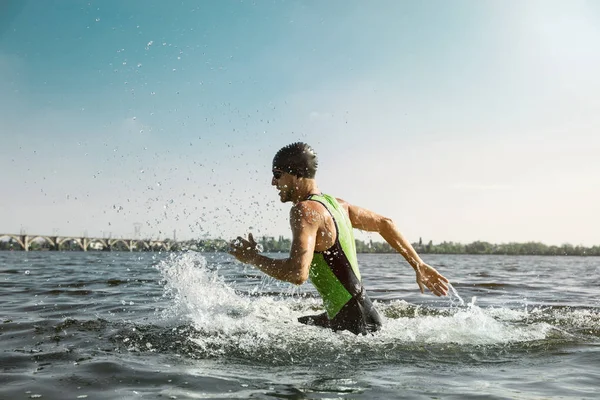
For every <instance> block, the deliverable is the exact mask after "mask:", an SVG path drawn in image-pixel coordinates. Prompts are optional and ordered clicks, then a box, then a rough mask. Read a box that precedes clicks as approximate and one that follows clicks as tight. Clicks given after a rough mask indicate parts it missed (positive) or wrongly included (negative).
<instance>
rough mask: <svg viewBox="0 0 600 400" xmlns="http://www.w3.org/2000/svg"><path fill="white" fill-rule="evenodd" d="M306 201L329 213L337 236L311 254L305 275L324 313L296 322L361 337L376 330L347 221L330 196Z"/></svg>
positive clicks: (374, 313) (377, 324) (375, 316)
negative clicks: (328, 245) (312, 286)
mask: <svg viewBox="0 0 600 400" xmlns="http://www.w3.org/2000/svg"><path fill="white" fill-rule="evenodd" d="M307 200H312V201H317V202H319V203H321V204H322V205H323V206H324V207H325V208H326V209H327V211H329V213H330V214H331V217H332V218H333V222H334V224H335V229H336V233H337V234H336V239H335V243H334V244H333V246H331V247H330V248H329V249H327V250H325V251H322V252H317V251H315V253H314V255H313V259H312V262H311V266H310V271H309V277H310V280H311V282H312V283H313V285H314V286H315V288H316V289H317V291H318V292H319V294H320V295H321V297H322V298H323V305H324V307H325V310H326V312H325V313H323V314H320V315H313V316H305V317H300V318H298V321H299V322H301V323H304V324H308V325H318V326H323V327H328V328H331V329H333V330H334V331H339V330H345V329H346V330H349V331H350V332H353V333H355V334H359V333H361V334H363V335H366V334H367V333H368V332H375V331H377V330H379V328H380V327H381V317H380V316H379V314H378V313H377V310H375V308H374V307H373V304H372V303H371V300H370V299H369V296H367V293H366V291H365V289H364V287H363V285H362V280H361V276H360V271H359V270H358V261H357V257H356V244H355V241H354V234H353V231H352V229H353V228H352V223H351V222H350V219H349V218H348V216H347V214H346V213H345V212H344V210H343V208H342V206H341V205H340V204H339V203H338V202H337V200H336V199H335V198H334V197H332V196H329V195H326V194H319V195H316V194H313V195H310V196H309V197H308V198H307Z"/></svg>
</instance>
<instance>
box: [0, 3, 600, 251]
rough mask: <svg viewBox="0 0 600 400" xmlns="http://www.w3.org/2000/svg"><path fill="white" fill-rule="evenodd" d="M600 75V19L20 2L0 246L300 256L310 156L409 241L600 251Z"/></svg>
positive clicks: (390, 7) (5, 37)
mask: <svg viewBox="0 0 600 400" xmlns="http://www.w3.org/2000/svg"><path fill="white" fill-rule="evenodd" d="M598 71H600V3H599V2H595V1H582V0H570V1H566V0H565V1H553V0H547V1H546V0H543V1H542V0H539V1H534V0H529V1H516V0H513V1H511V0H506V1H505V0H497V1H494V0H489V1H457V0H455V1H427V0H426V1H421V2H409V1H383V0H381V1H375V2H363V1H347V0H344V1H341V0H339V1H337V0H332V1H326V2H323V1H316V0H312V1H310V0H307V1H302V2H299V1H281V0H264V1H261V0H256V1H249V0H243V1H240V0H238V1H233V0H223V1H187V0H183V1H174V2H166V1H158V0H145V1H136V0H131V1H127V2H124V1H119V0H102V1H99V0H91V1H90V0H88V1H75V0H61V1H50V0H48V1H43V2H42V1H21V0H4V1H2V2H0V171H2V180H1V182H0V193H1V197H2V202H1V203H0V234H1V233H19V232H26V233H32V234H45V235H77V236H79V235H87V236H103V237H107V236H112V237H124V238H131V237H134V235H136V234H137V233H138V232H139V234H140V235H141V236H143V237H152V238H165V237H169V238H172V237H173V236H174V235H176V238H177V239H178V240H183V239H198V238H207V237H211V238H212V237H221V238H224V239H231V238H234V237H236V236H238V235H242V234H246V233H248V232H253V233H254V234H255V236H262V235H268V236H275V237H277V236H279V235H284V236H286V237H290V230H289V222H288V213H289V209H290V204H289V203H287V204H282V203H280V202H279V199H278V196H277V191H276V190H275V188H273V187H272V186H271V161H272V157H273V155H274V154H275V153H276V152H277V150H278V149H279V148H281V147H283V146H285V145H287V144H289V143H292V142H296V141H304V142H306V143H308V144H310V145H311V146H312V147H313V148H314V149H315V150H316V152H317V154H318V156H319V167H320V168H319V171H318V174H317V181H318V184H319V187H320V189H321V190H322V191H323V192H325V193H329V194H332V195H334V196H337V197H340V198H343V199H344V200H346V201H348V202H350V203H353V204H356V205H359V206H362V207H365V208H368V209H371V210H373V211H375V212H377V213H379V214H382V215H385V216H387V217H390V218H392V219H393V220H394V221H395V223H396V225H397V226H398V228H399V229H400V231H401V232H402V233H403V234H404V235H405V236H406V237H407V238H408V239H409V240H410V241H418V240H419V238H422V240H423V241H426V242H428V241H429V240H432V241H433V242H434V243H439V242H442V241H454V242H462V243H469V242H472V241H475V240H484V241H488V242H492V243H508V242H526V241H539V242H543V243H546V244H548V245H561V244H563V243H570V244H574V245H585V246H591V245H598V244H600V236H599V235H598V232H599V230H598V226H600V212H599V210H600V157H598V156H597V155H598V154H600V73H598ZM357 237H358V238H360V239H373V240H381V238H380V237H379V236H377V235H374V234H367V235H365V234H361V233H358V234H357Z"/></svg>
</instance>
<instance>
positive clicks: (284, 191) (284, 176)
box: [271, 168, 295, 203]
mask: <svg viewBox="0 0 600 400" xmlns="http://www.w3.org/2000/svg"><path fill="white" fill-rule="evenodd" d="M294 178H295V177H294V176H293V175H291V174H288V173H286V172H283V171H281V170H279V169H276V168H273V179H271V185H273V186H275V187H276V188H277V190H279V199H280V200H281V202H282V203H287V202H288V201H292V195H293V193H294V185H293V181H294Z"/></svg>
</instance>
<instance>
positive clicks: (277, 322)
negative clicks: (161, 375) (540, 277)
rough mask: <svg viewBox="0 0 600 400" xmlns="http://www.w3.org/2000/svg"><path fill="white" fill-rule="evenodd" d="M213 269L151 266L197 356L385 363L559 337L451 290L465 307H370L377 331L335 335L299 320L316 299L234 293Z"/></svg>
mask: <svg viewBox="0 0 600 400" xmlns="http://www.w3.org/2000/svg"><path fill="white" fill-rule="evenodd" d="M218 267H219V266H218V265H217V266H216V267H215V266H213V265H210V266H209V265H208V263H207V261H206V259H205V258H204V257H202V255H200V254H198V253H186V254H180V255H172V256H171V257H170V258H168V259H166V260H163V261H162V262H161V263H160V264H159V265H158V266H157V268H158V270H159V271H160V272H161V274H162V276H163V278H164V284H165V296H167V297H169V298H170V299H171V302H170V304H171V307H170V309H168V310H166V311H165V313H164V314H163V316H164V317H169V318H177V319H179V320H180V322H183V323H184V324H187V325H191V328H192V329H190V330H189V332H190V333H189V338H188V340H189V342H190V343H193V345H194V349H195V350H194V351H195V354H194V356H195V357H223V356H225V357H234V358H242V359H247V360H252V361H267V362H269V363H289V362H295V361H298V360H304V361H306V362H313V361H314V360H316V359H319V360H321V359H329V360H332V359H337V360H355V358H356V357H358V356H359V355H358V353H361V354H362V356H360V357H363V356H366V355H367V354H368V356H367V357H369V358H373V357H374V358H382V357H383V358H386V359H389V358H390V357H392V358H394V357H399V354H402V357H408V356H409V355H407V354H406V352H407V351H408V352H409V353H411V352H415V351H417V350H418V351H419V352H421V351H422V347H423V346H445V347H447V346H467V347H469V348H471V347H473V346H501V347H502V348H504V347H505V346H514V345H521V344H523V343H538V342H540V341H542V342H543V341H545V340H546V339H548V338H551V337H552V335H556V332H557V329H556V328H555V327H554V326H553V325H552V323H551V321H548V320H544V319H541V320H540V319H537V320H536V319H533V320H532V319H531V318H530V316H529V315H528V313H527V311H526V310H525V311H523V310H517V311H515V310H509V309H500V310H505V311H506V312H505V314H504V318H503V317H501V316H499V315H502V313H500V312H499V310H498V309H483V308H480V307H479V306H477V305H476V304H475V303H476V297H473V298H472V299H471V302H470V303H468V304H466V303H465V301H464V300H463V299H462V298H461V297H460V296H459V295H458V293H457V292H456V290H455V289H454V288H453V287H452V285H450V288H451V289H452V292H453V293H454V296H455V297H456V298H458V299H459V301H460V303H461V306H465V305H466V307H461V308H452V307H451V308H449V309H441V310H440V309H433V308H428V307H421V306H415V305H411V304H408V303H406V302H404V301H395V302H384V303H381V302H376V303H375V305H376V307H377V309H378V310H379V311H380V313H381V314H382V316H383V319H384V325H383V328H382V330H381V331H380V332H377V333H376V334H374V335H368V336H355V335H353V334H351V333H349V332H338V333H334V332H332V331H330V330H326V329H321V328H318V327H310V326H305V325H302V324H300V323H299V322H297V318H298V317H299V316H302V315H306V314H314V313H316V312H318V310H319V309H320V308H321V304H320V300H319V299H316V298H310V297H302V296H277V295H273V291H272V290H269V286H268V285H265V286H261V287H260V288H259V289H257V290H255V291H252V292H251V293H248V292H247V291H243V290H237V289H236V287H235V284H232V283H226V282H225V281H224V279H223V277H222V276H220V275H219V268H218ZM509 313H512V315H511V316H509ZM392 350H393V351H392ZM390 351H391V353H390ZM453 351H456V350H453ZM461 351H462V350H461ZM469 352H472V350H469ZM411 354H412V353H411ZM469 354H470V353H469ZM438 356H439V355H436V356H435V357H438ZM348 362H354V361H348Z"/></svg>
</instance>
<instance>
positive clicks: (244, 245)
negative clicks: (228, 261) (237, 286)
mask: <svg viewBox="0 0 600 400" xmlns="http://www.w3.org/2000/svg"><path fill="white" fill-rule="evenodd" d="M257 246H258V244H257V243H256V242H255V241H254V237H252V234H251V233H249V234H248V240H246V239H244V238H243V237H241V236H238V237H237V239H235V240H232V241H231V242H230V243H229V254H231V255H232V256H234V257H235V258H237V259H238V260H239V261H241V262H243V263H245V264H252V260H253V259H254V257H256V255H257V254H258V248H257Z"/></svg>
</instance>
